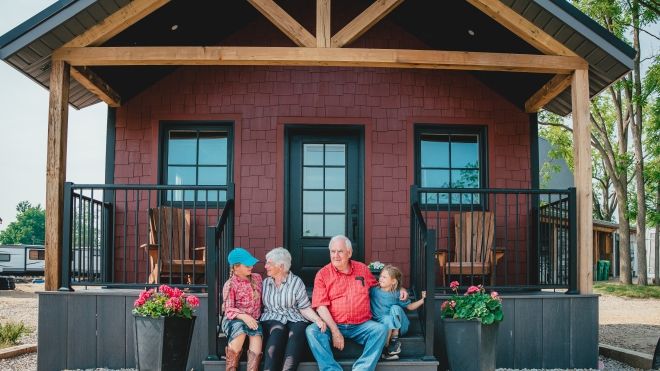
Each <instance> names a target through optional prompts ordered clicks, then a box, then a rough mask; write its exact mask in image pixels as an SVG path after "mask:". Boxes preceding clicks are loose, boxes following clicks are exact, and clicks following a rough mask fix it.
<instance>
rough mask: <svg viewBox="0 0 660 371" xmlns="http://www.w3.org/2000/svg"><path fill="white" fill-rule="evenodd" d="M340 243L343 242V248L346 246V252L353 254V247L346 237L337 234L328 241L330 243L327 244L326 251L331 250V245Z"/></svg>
mask: <svg viewBox="0 0 660 371" xmlns="http://www.w3.org/2000/svg"><path fill="white" fill-rule="evenodd" d="M339 241H342V242H344V246H346V249H348V251H350V252H353V245H352V244H351V240H349V239H348V237H346V236H344V235H343V234H338V235H336V236H334V237H332V238H331V239H330V243H329V244H328V249H331V248H332V244H333V243H335V242H339Z"/></svg>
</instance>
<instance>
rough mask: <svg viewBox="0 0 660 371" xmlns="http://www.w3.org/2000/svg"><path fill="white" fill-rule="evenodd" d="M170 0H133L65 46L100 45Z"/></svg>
mask: <svg viewBox="0 0 660 371" xmlns="http://www.w3.org/2000/svg"><path fill="white" fill-rule="evenodd" d="M168 2H170V0H133V1H131V2H130V3H128V4H127V5H126V6H124V7H123V8H121V9H119V10H117V11H116V12H114V13H113V14H111V15H110V16H109V17H107V18H106V19H104V20H103V21H101V23H99V24H97V25H95V26H94V27H92V28H90V29H89V30H87V31H85V32H84V33H82V34H81V35H79V36H77V37H76V38H74V39H73V40H71V41H69V42H67V43H66V44H64V45H63V47H65V48H73V47H81V46H99V45H102V44H103V43H105V42H106V41H108V40H110V39H111V38H112V37H113V36H115V35H117V34H118V33H120V32H122V31H123V30H125V29H127V28H128V27H130V26H132V25H133V24H134V23H136V22H138V21H139V20H141V19H142V18H144V17H146V16H147V15H149V14H151V13H152V12H154V11H155V10H157V9H159V8H160V7H162V6H163V5H165V4H167V3H168Z"/></svg>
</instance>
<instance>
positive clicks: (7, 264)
mask: <svg viewBox="0 0 660 371" xmlns="http://www.w3.org/2000/svg"><path fill="white" fill-rule="evenodd" d="M45 259H46V250H45V249H44V246H43V245H0V274H13V275H29V274H35V275H37V274H38V275H42V274H43V273H44V261H45Z"/></svg>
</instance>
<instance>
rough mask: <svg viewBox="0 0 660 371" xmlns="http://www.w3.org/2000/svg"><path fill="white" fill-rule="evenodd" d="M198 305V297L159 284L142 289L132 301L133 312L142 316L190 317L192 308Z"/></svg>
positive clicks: (192, 311)
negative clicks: (156, 287) (155, 287)
mask: <svg viewBox="0 0 660 371" xmlns="http://www.w3.org/2000/svg"><path fill="white" fill-rule="evenodd" d="M198 306H199V298H197V296H195V295H190V294H186V293H185V292H183V291H181V290H179V289H178V288H176V287H174V288H172V287H169V286H167V285H161V286H160V287H159V288H158V291H156V290H155V289H149V290H144V291H142V292H141V293H140V296H139V297H138V298H137V300H135V303H133V314H135V315H138V316H143V317H152V318H159V317H183V318H188V319H190V318H192V315H193V313H194V309H195V308H197V307H198Z"/></svg>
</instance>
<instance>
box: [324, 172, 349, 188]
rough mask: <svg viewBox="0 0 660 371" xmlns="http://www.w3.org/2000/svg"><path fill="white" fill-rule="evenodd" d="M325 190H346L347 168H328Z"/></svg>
mask: <svg viewBox="0 0 660 371" xmlns="http://www.w3.org/2000/svg"><path fill="white" fill-rule="evenodd" d="M325 189H346V168H344V167H330V168H326V169H325Z"/></svg>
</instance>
